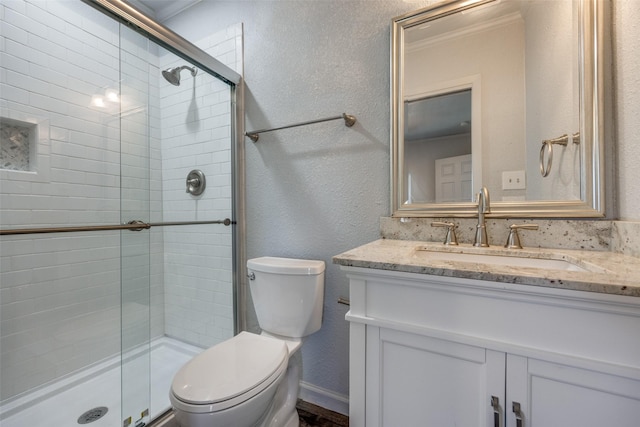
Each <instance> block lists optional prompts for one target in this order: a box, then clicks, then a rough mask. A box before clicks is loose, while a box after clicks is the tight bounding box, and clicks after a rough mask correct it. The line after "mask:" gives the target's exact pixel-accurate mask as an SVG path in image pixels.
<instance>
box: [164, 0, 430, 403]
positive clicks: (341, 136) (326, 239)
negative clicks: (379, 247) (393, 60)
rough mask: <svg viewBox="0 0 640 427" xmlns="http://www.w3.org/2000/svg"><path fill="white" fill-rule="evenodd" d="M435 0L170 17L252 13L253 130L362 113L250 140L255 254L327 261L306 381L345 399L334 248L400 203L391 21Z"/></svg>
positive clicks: (192, 24) (248, 31) (344, 342)
mask: <svg viewBox="0 0 640 427" xmlns="http://www.w3.org/2000/svg"><path fill="white" fill-rule="evenodd" d="M424 4H425V2H423V3H422V4H421V3H412V4H410V3H405V2H403V1H400V0H394V1H387V0H385V1H313V2H311V1H239V2H238V1H233V2H232V1H216V2H212V1H204V2H202V3H200V4H198V5H197V6H195V7H193V8H192V9H189V10H187V11H186V12H184V13H183V14H181V15H179V16H177V17H175V18H173V19H171V20H170V21H169V22H168V25H169V26H170V27H171V28H172V29H174V30H175V31H177V32H178V33H180V34H181V35H183V36H184V37H186V38H187V39H189V40H199V39H200V38H202V37H203V36H205V35H207V34H209V33H210V32H212V31H215V30H217V29H219V28H224V27H226V26H228V25H231V24H234V23H237V22H243V23H244V61H245V62H244V70H245V72H244V76H245V80H246V84H247V91H246V96H245V101H246V117H245V118H246V128H247V129H248V130H252V129H262V128H268V127H273V126H280V125H286V124H290V123H296V122H300V121H305V120H311V119H318V118H323V117H330V116H334V115H337V114H340V113H342V112H347V113H349V114H354V115H355V116H356V117H357V119H358V123H357V124H356V125H355V126H354V127H353V128H346V127H345V126H344V124H343V122H342V121H335V122H328V123H322V124H316V125H311V126H305V127H299V128H294V129H288V130H282V131H277V132H272V133H265V134H262V135H261V136H260V142H258V143H257V144H254V143H253V142H251V141H250V140H249V139H245V140H244V141H242V143H244V144H245V147H246V150H247V152H246V157H247V167H246V169H247V234H248V235H247V251H248V256H249V257H250V258H251V257H257V256H263V255H274V256H286V257H300V258H310V259H320V260H324V261H325V262H326V263H327V271H326V291H325V306H324V323H323V327H322V329H321V330H320V331H319V332H318V333H316V334H314V335H312V336H311V337H309V339H308V341H307V342H306V343H305V345H304V347H303V381H305V382H308V383H310V384H312V385H313V386H316V387H320V388H321V389H325V390H328V391H330V392H332V393H335V394H336V397H337V399H338V400H339V399H341V398H344V397H345V396H346V395H347V394H348V357H349V351H348V346H349V338H348V324H347V322H346V321H345V320H344V315H345V313H346V311H347V307H345V306H343V305H339V304H337V302H336V301H337V298H338V297H340V296H342V297H348V295H349V291H348V282H347V279H346V277H345V276H344V274H343V273H341V272H340V270H339V269H338V267H337V266H335V265H333V264H332V263H331V257H332V256H333V255H336V254H338V253H340V252H342V251H345V250H347V249H349V248H353V247H355V246H358V245H360V244H363V243H365V242H368V241H371V240H374V239H376V238H377V237H378V235H379V232H378V222H379V217H380V216H384V215H388V214H389V24H390V22H391V19H392V17H394V16H397V15H400V14H402V13H405V12H407V11H409V10H411V9H414V8H416V7H420V6H422V5H424ZM250 310H251V307H250ZM252 323H253V328H254V329H255V322H252ZM338 409H339V408H338Z"/></svg>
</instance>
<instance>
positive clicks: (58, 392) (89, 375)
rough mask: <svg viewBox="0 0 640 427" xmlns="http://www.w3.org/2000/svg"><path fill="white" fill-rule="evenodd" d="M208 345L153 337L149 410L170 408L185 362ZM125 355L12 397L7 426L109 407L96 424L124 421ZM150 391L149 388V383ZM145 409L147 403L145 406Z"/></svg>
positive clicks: (5, 409)
mask: <svg viewBox="0 0 640 427" xmlns="http://www.w3.org/2000/svg"><path fill="white" fill-rule="evenodd" d="M202 351H203V349H202V348H199V347H195V346H192V345H189V344H186V343H183V342H181V341H178V340H176V339H173V338H168V337H162V338H158V339H155V340H153V341H152V342H151V355H150V363H151V366H150V369H151V387H150V402H151V403H150V406H151V407H150V408H149V409H150V413H151V416H152V417H155V416H158V415H161V414H162V413H163V412H164V411H165V410H166V409H167V408H169V406H170V404H169V387H170V386H171V380H172V379H173V376H174V375H175V373H176V372H177V371H178V369H180V367H181V366H182V365H183V364H185V363H186V362H187V361H188V360H189V359H191V358H192V357H193V356H194V355H196V354H198V353H200V352H202ZM121 375H122V369H121V366H120V356H116V357H113V358H111V359H109V360H107V361H104V362H101V363H99V364H97V365H95V366H92V367H91V368H88V369H85V370H83V371H81V372H78V373H76V374H74V375H72V376H69V377H67V378H64V379H62V380H59V381H56V382H54V383H51V384H49V385H47V386H45V387H43V388H40V389H38V390H36V391H34V392H31V393H28V394H26V395H23V396H20V397H19V398H16V399H11V400H9V401H7V402H5V403H3V405H2V406H1V407H0V425H2V427H24V426H29V427H51V426H74V425H77V426H79V425H80V424H78V423H77V420H78V417H79V416H80V414H83V413H85V412H86V411H87V410H89V409H91V408H97V407H106V408H108V411H107V412H106V413H105V414H104V416H102V417H101V418H99V419H97V420H96V421H94V422H91V423H90V425H91V427H119V426H121V425H122V418H123V416H122V413H121V412H122V411H121V397H120V396H121ZM144 390H145V392H147V393H148V392H149V388H147V387H145V388H144ZM142 409H145V408H142Z"/></svg>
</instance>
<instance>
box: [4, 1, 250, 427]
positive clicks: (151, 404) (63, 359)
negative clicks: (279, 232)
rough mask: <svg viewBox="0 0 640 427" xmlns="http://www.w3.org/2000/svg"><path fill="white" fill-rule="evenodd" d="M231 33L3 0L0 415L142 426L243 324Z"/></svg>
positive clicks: (236, 42) (236, 39) (84, 6)
mask: <svg viewBox="0 0 640 427" xmlns="http://www.w3.org/2000/svg"><path fill="white" fill-rule="evenodd" d="M241 41H242V28H241V26H239V25H238V26H234V27H231V28H229V29H225V30H223V31H221V32H219V33H215V34H212V35H210V36H208V37H206V38H205V39H203V40H200V41H198V42H197V46H196V45H194V44H191V43H189V42H187V41H186V40H184V39H182V38H181V37H179V36H178V35H176V34H174V33H172V32H171V31H169V30H167V29H165V28H164V27H162V26H161V25H159V24H157V23H155V22H154V21H152V20H151V19H149V18H147V17H146V16H144V15H142V14H141V13H139V12H138V11H136V10H135V9H133V8H131V7H129V6H128V5H127V4H126V3H124V2H122V1H120V0H85V1H84V2H82V1H80V0H74V1H68V0H48V1H46V2H45V1H42V0H0V49H1V50H0V55H1V56H0V85H1V86H0V138H1V139H0V144H1V145H0V148H1V150H0V156H1V157H0V230H1V231H0V255H1V264H0V400H1V402H0V424H1V425H2V426H3V427H14V426H16V427H17V426H25V425H29V426H34V425H35V426H38V425H42V426H54V425H55V426H70V425H75V424H85V423H91V424H92V426H96V427H97V426H113V427H115V426H125V427H126V426H128V425H131V426H136V425H142V424H143V423H148V422H149V421H150V420H152V419H153V418H155V417H157V416H159V415H161V414H162V413H163V412H165V411H166V410H167V409H168V408H169V400H168V393H169V387H170V381H171V378H172V376H173V374H174V373H175V372H176V370H177V369H178V368H179V367H180V366H181V365H182V364H183V363H185V362H186V361H187V360H189V359H190V358H191V357H193V355H194V354H197V353H198V352H200V351H202V349H204V348H207V347H209V346H211V345H213V344H216V343H218V342H220V341H222V340H224V339H227V338H229V337H231V336H233V334H234V333H235V332H236V331H237V330H238V329H239V328H240V326H241V325H239V320H238V319H239V318H240V316H239V314H238V312H237V310H235V307H236V306H238V300H239V299H241V298H242V295H240V293H239V291H238V289H239V286H238V285H237V283H238V278H239V277H241V275H239V274H238V273H237V272H238V271H240V270H241V269H242V265H243V260H244V253H243V248H242V245H241V244H239V242H241V241H242V236H243V234H244V229H243V220H242V216H241V215H239V212H242V206H241V203H242V200H243V197H242V186H243V182H242V176H243V170H242V153H241V151H240V148H241V147H239V145H237V144H236V142H235V141H236V139H237V137H238V135H241V134H242V130H241V129H240V120H237V119H236V118H237V117H242V116H241V114H239V113H240V112H241V107H242V106H241V104H240V102H239V101H238V100H239V99H241V96H240V94H239V92H240V90H241V86H240V82H241V78H240V74H239V73H238V72H236V71H234V69H235V70H241V69H242V62H241V61H242V57H241V52H242V50H241ZM214 57H215V58H220V59H214Z"/></svg>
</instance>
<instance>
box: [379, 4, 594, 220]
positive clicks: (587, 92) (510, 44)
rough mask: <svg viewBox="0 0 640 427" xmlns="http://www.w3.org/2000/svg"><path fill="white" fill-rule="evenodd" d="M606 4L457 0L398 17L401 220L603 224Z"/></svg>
mask: <svg viewBox="0 0 640 427" xmlns="http://www.w3.org/2000/svg"><path fill="white" fill-rule="evenodd" d="M603 7H604V6H603V2H602V1H600V0H547V1H536V0H454V1H445V2H443V3H438V4H436V5H434V6H431V7H428V8H425V9H421V10H418V11H415V12H412V13H408V14H406V15H403V16H400V17H398V18H395V19H393V21H392V25H391V65H392V66H391V70H392V71H391V74H392V75H391V97H392V99H391V105H392V111H391V113H392V114H391V116H392V118H391V119H392V120H391V133H392V148H391V162H392V163H391V182H392V191H391V197H392V202H391V205H392V215H393V216H394V217H437V216H454V217H455V216H457V217H464V216H475V215H477V204H476V202H475V195H476V194H477V193H478V192H479V190H480V189H481V188H482V187H486V188H487V189H488V190H489V193H490V199H491V216H493V217H522V218H527V217H574V218H575V217H602V216H604V206H603V205H604V182H603V181H604V179H603V176H604V173H603V166H604V158H603V157H604V147H603V142H604V141H603V140H604V133H603V102H604V101H603V56H602V55H603V37H604V36H603V32H604V31H603V19H604V10H603Z"/></svg>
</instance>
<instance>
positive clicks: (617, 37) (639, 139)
mask: <svg viewBox="0 0 640 427" xmlns="http://www.w3.org/2000/svg"><path fill="white" fill-rule="evenodd" d="M639 6H640V4H639V3H638V1H637V0H616V1H615V2H614V21H613V23H614V47H615V51H614V63H615V68H616V72H615V75H614V78H615V79H616V82H615V86H616V91H615V95H616V98H615V99H616V105H615V107H616V112H617V135H616V137H617V156H616V162H617V163H616V166H615V176H616V185H617V194H618V197H617V203H618V215H619V217H620V219H623V220H631V221H640V168H639V167H638V165H640V49H638V40H640V7H639Z"/></svg>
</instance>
